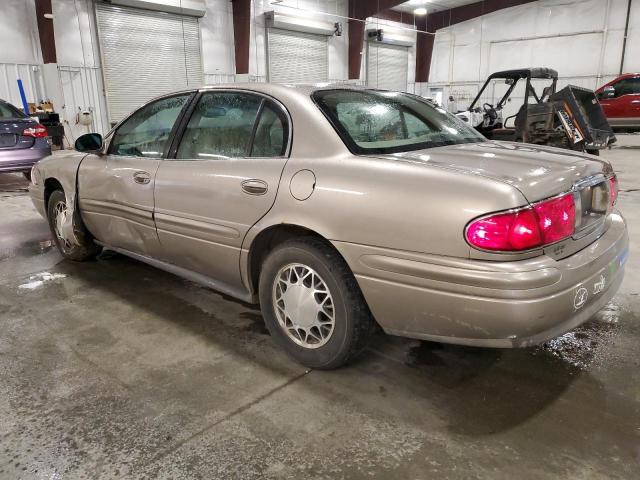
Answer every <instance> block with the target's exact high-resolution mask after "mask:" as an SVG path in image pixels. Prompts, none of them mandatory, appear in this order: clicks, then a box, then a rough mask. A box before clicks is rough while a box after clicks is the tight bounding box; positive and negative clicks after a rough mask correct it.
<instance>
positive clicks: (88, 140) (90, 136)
mask: <svg viewBox="0 0 640 480" xmlns="http://www.w3.org/2000/svg"><path fill="white" fill-rule="evenodd" d="M75 148H76V150H77V151H79V152H86V153H96V152H98V151H100V150H101V149H102V135H100V134H99V133H85V134H84V135H81V136H79V137H78V139H77V140H76V144H75Z"/></svg>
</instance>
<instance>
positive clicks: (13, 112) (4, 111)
mask: <svg viewBox="0 0 640 480" xmlns="http://www.w3.org/2000/svg"><path fill="white" fill-rule="evenodd" d="M24 116H25V114H24V113H22V112H21V111H20V110H18V109H17V108H16V107H14V106H13V105H10V104H8V103H5V102H0V120H7V119H9V118H23V117H24Z"/></svg>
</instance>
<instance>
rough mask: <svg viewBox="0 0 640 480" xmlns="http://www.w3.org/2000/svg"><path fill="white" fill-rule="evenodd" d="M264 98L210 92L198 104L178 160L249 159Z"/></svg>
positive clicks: (183, 140)
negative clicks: (256, 122) (255, 126)
mask: <svg viewBox="0 0 640 480" xmlns="http://www.w3.org/2000/svg"><path fill="white" fill-rule="evenodd" d="M261 103H262V98H260V97H258V96H256V95H250V94H246V93H229V92H207V93H204V94H202V97H200V100H198V104H197V105H196V107H195V109H194V111H193V114H192V115H191V118H190V119H189V123H188V124H187V128H186V130H185V132H184V135H183V137H182V141H181V142H180V146H179V147H178V152H177V154H176V158H177V159H196V160H207V159H215V158H228V157H246V156H248V155H249V150H250V147H251V135H252V134H253V127H254V125H255V121H256V117H257V115H258V109H259V108H260V104H261Z"/></svg>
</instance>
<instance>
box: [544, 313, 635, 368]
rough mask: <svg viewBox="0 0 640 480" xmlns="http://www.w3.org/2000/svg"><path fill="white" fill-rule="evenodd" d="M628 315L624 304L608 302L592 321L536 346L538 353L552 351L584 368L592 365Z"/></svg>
mask: <svg viewBox="0 0 640 480" xmlns="http://www.w3.org/2000/svg"><path fill="white" fill-rule="evenodd" d="M623 314H624V311H623V309H622V308H621V307H620V305H617V304H615V303H609V304H607V305H606V306H605V307H604V308H603V309H602V310H601V311H600V312H598V313H597V314H596V315H595V316H594V317H593V318H592V319H591V320H590V321H589V322H587V323H585V324H583V325H580V326H579V327H577V328H574V329H573V330H571V331H570V332H567V333H565V334H564V335H561V336H559V337H557V338H554V339H553V340H549V341H548V342H546V343H544V344H542V345H541V346H539V347H537V348H536V349H534V354H538V353H544V352H547V353H550V354H551V355H554V356H556V357H558V358H560V359H562V360H563V361H565V362H567V363H569V364H571V365H572V366H574V367H577V368H580V369H586V368H588V367H589V366H590V365H591V364H592V363H593V362H594V361H595V360H596V359H597V358H598V356H599V355H600V354H601V351H602V350H603V347H604V346H605V345H607V344H610V343H611V342H612V341H613V339H614V337H615V336H616V335H617V334H618V332H619V330H620V323H619V322H620V318H621V316H622V315H623Z"/></svg>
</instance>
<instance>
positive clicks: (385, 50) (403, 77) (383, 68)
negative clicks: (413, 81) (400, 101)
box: [367, 42, 409, 92]
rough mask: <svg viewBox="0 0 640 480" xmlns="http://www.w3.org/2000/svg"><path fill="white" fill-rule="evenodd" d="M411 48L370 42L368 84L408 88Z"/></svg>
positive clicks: (371, 85)
mask: <svg viewBox="0 0 640 480" xmlns="http://www.w3.org/2000/svg"><path fill="white" fill-rule="evenodd" d="M408 68H409V49H408V48H407V47H401V46H398V45H385V44H382V43H374V42H369V45H368V47H367V85H368V86H369V87H371V88H381V89H384V90H397V91H400V92H405V91H406V90H407V75H408Z"/></svg>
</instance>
